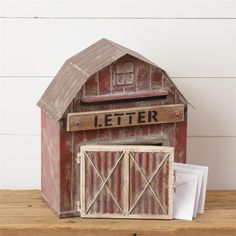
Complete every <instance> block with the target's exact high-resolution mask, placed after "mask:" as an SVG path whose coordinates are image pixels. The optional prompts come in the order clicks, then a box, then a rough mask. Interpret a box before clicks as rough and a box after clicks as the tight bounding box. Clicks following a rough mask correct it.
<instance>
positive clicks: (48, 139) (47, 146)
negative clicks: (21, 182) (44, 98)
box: [41, 111, 60, 215]
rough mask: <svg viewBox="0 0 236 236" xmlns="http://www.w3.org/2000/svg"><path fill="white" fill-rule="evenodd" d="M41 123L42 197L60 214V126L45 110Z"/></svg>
mask: <svg viewBox="0 0 236 236" xmlns="http://www.w3.org/2000/svg"><path fill="white" fill-rule="evenodd" d="M41 125H42V128H41V170H42V172H41V197H42V198H43V199H44V201H45V202H46V203H48V205H49V206H50V208H51V209H52V210H53V211H54V212H55V213H56V214H57V215H60V154H59V152H60V126H59V123H57V122H55V120H54V119H52V118H51V117H49V116H48V115H47V114H46V113H45V112H43V111H42V112H41ZM52 137H53V138H52Z"/></svg>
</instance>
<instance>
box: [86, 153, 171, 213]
mask: <svg viewBox="0 0 236 236" xmlns="http://www.w3.org/2000/svg"><path fill="white" fill-rule="evenodd" d="M125 154H127V155H129V156H130V157H131V158H132V160H133V161H134V163H135V165H136V166H137V168H138V170H139V171H140V172H141V174H142V176H143V177H144V178H145V180H146V185H145V186H144V188H143V190H142V191H141V193H140V194H139V196H138V198H137V199H136V201H135V203H134V204H133V206H132V207H131V208H130V209H129V211H128V214H130V213H131V212H132V211H133V209H134V208H135V206H136V205H137V203H138V201H139V199H140V198H141V197H142V195H143V194H144V192H145V190H146V189H147V188H148V187H150V189H151V191H152V193H153V195H154V196H155V199H156V201H157V202H158V203H159V205H160V206H161V208H162V210H163V211H164V212H165V214H166V215H167V211H166V209H165V207H164V206H163V204H162V203H161V201H160V199H159V197H158V196H157V194H156V192H155V190H154V189H153V187H152V184H151V182H152V180H153V178H154V177H155V175H156V174H157V173H158V171H159V170H160V168H161V167H162V166H163V165H164V163H165V162H166V160H167V159H168V157H169V156H170V153H166V155H165V157H164V158H163V160H162V161H161V163H160V164H159V165H158V166H157V168H156V170H155V171H154V172H153V174H152V176H151V178H150V179H148V178H147V176H146V175H145V173H144V172H143V170H142V168H141V167H140V166H139V164H138V163H137V161H136V160H135V158H134V156H133V155H132V153H131V152H130V151H123V152H122V153H121V155H120V157H119V159H118V160H117V162H116V163H115V165H114V167H113V168H112V169H111V171H110V173H109V174H108V176H107V177H106V178H103V176H102V175H101V174H100V173H99V171H98V170H97V168H96V166H95V165H94V163H93V161H92V160H91V158H90V157H89V155H88V153H87V152H85V156H86V157H87V159H88V160H89V162H90V163H91V165H92V166H93V168H94V170H95V171H96V173H97V174H98V176H99V178H100V179H101V180H102V185H101V187H100V188H99V190H98V192H97V193H96V195H95V197H94V199H93V201H92V202H91V203H90V204H89V206H88V208H87V210H86V214H87V213H88V212H89V210H90V208H91V207H92V205H93V204H94V202H95V201H96V199H97V198H98V195H99V194H100V192H101V191H102V189H103V187H104V186H105V187H106V189H107V190H108V192H109V194H110V195H111V197H112V199H113V200H114V202H115V203H116V205H117V207H118V208H119V210H120V211H121V212H122V213H123V214H125V211H124V210H123V209H122V208H121V206H120V204H119V203H118V202H117V200H116V198H115V196H114V195H113V193H112V191H111V190H110V188H109V187H108V186H107V181H108V179H109V178H110V176H111V175H112V173H113V172H114V170H115V169H116V167H117V165H118V164H119V162H120V161H121V159H122V158H123V157H124V155H125Z"/></svg>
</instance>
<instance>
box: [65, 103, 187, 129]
mask: <svg viewBox="0 0 236 236" xmlns="http://www.w3.org/2000/svg"><path fill="white" fill-rule="evenodd" d="M183 120H184V105H183V104H174V105H162V106H160V105H159V106H147V107H138V108H136V107H135V108H126V109H112V110H108V111H107V110H103V111H100V110H99V111H89V112H75V113H68V114H67V131H81V130H95V129H104V128H117V127H126V126H143V125H151V124H161V123H165V124H167V123H175V122H181V121H183Z"/></svg>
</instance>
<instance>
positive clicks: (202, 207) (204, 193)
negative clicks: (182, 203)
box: [174, 163, 208, 213]
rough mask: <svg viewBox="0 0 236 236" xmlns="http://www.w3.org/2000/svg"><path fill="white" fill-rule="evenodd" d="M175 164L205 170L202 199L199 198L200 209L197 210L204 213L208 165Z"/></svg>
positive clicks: (175, 164)
mask: <svg viewBox="0 0 236 236" xmlns="http://www.w3.org/2000/svg"><path fill="white" fill-rule="evenodd" d="M174 166H175V167H180V168H186V169H192V170H201V171H203V180H202V187H201V193H200V199H199V203H198V210H197V212H198V213H203V212H204V206H205V198H206V188H207V177H208V167H207V166H199V165H190V164H183V163H174Z"/></svg>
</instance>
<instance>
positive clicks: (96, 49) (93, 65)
mask: <svg viewBox="0 0 236 236" xmlns="http://www.w3.org/2000/svg"><path fill="white" fill-rule="evenodd" d="M127 54H128V55H131V56H132V57H134V58H137V59H138V60H141V61H142V62H145V63H146V64H143V63H141V64H142V65H145V66H144V67H140V71H139V74H138V79H139V84H140V85H141V87H142V89H143V88H145V86H147V85H148V84H147V83H146V81H145V80H146V77H147V76H148V74H149V66H148V65H152V66H154V67H155V68H156V69H159V70H161V69H160V68H159V67H158V66H157V65H155V63H153V62H151V61H149V60H148V59H146V58H145V57H143V56H142V55H140V54H139V53H136V52H134V51H132V50H130V49H127V48H125V47H123V46H121V45H119V44H116V43H114V42H112V41H110V40H107V39H101V40H99V41H98V42H96V43H95V44H93V45H91V46H90V47H88V48H86V49H85V50H83V51H82V52H80V53H78V54H76V55H75V56H73V57H71V58H70V59H68V60H67V61H66V62H65V63H64V65H63V66H62V68H61V69H60V71H59V72H58V74H57V75H56V77H55V78H54V80H53V81H52V82H51V84H50V85H49V86H48V88H47V90H46V91H45V93H44V94H43V96H42V97H41V99H40V100H39V102H38V106H39V107H41V108H42V109H43V110H44V111H46V112H48V113H49V114H50V115H51V116H52V117H53V118H54V119H56V120H60V119H61V118H62V116H63V114H64V113H65V111H66V109H67V107H68V106H69V104H70V103H71V102H72V100H73V98H74V97H75V96H76V94H77V93H78V92H79V90H80V89H81V87H82V86H83V85H84V83H85V82H86V81H87V79H88V78H89V77H90V76H92V75H94V74H95V73H96V72H98V71H100V70H102V69H103V68H105V67H106V66H108V65H110V64H111V63H113V62H115V61H116V60H118V59H120V58H122V57H123V56H125V55H127ZM100 73H102V72H100ZM102 78H103V77H102ZM107 82H108V81H104V82H102V83H99V85H101V86H102V87H101V88H100V91H101V92H102V91H103V90H104V89H105V87H104V85H105V84H106V83H107ZM172 83H173V82H172ZM118 87H119V86H118ZM108 90H109V88H108ZM104 93H106V90H105V91H104ZM183 99H184V98H183ZM185 101H186V100H185ZM186 102H187V101H186Z"/></svg>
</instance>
